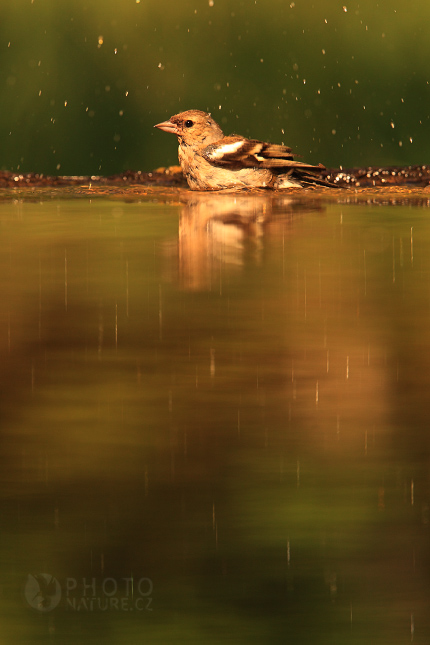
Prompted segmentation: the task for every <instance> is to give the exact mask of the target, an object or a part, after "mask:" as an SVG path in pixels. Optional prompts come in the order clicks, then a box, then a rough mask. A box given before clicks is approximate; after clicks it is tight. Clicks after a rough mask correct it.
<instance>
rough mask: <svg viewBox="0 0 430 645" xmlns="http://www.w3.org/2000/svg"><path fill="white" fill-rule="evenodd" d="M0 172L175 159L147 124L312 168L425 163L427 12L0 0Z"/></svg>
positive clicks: (105, 169) (168, 140)
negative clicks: (198, 120) (171, 119)
mask: <svg viewBox="0 0 430 645" xmlns="http://www.w3.org/2000/svg"><path fill="white" fill-rule="evenodd" d="M1 12H2V18H1V22H0V109H1V123H0V140H1V160H0V168H2V169H4V170H14V171H16V170H19V171H22V172H28V171H35V172H43V173H50V174H60V175H68V174H87V173H90V174H99V173H100V174H104V175H108V174H111V173H117V172H122V171H125V170H127V169H133V170H152V169H153V168H156V167H157V166H160V165H169V164H175V163H177V154H176V142H175V141H174V140H173V138H172V137H171V136H168V135H166V134H164V133H161V132H159V131H156V130H153V128H152V126H153V124H154V123H158V122H159V121H161V120H164V119H165V118H166V117H168V116H170V115H172V114H174V113H176V112H179V111H181V110H184V109H189V108H199V109H204V110H209V111H211V112H212V113H213V114H214V116H215V118H217V119H218V120H219V121H220V123H221V124H222V126H223V128H224V130H225V132H226V133H231V132H239V133H241V134H244V135H247V136H251V137H255V138H262V139H267V140H271V141H276V142H280V141H284V142H285V143H287V144H289V145H291V146H292V147H293V149H294V150H295V151H296V152H298V153H300V154H301V155H303V156H304V157H305V158H306V159H307V160H309V161H313V162H322V163H324V164H326V165H327V166H332V167H334V166H339V165H343V166H344V167H348V166H357V165H362V164H372V165H376V164H383V165H390V164H402V165H404V164H421V163H427V162H429V161H430V159H429V155H428V154H427V147H428V144H427V141H428V138H429V132H430V120H429V103H430V101H429V98H430V85H429V83H430V68H429V60H430V38H429V36H428V25H429V24H430V2H429V1H428V0H416V1H415V2H413V3H411V2H404V0H380V1H379V2H375V0H361V1H360V2H348V0H339V1H337V0H320V1H319V2H316V1H314V2H311V1H309V0H295V2H292V1H291V2H290V1H289V0H193V2H190V1H189V0H181V1H180V2H177V1H173V0H156V1H155V0H140V2H139V1H138V0H103V1H101V0H92V1H91V0H89V1H86V0H13V2H10V0H3V1H2V7H1Z"/></svg>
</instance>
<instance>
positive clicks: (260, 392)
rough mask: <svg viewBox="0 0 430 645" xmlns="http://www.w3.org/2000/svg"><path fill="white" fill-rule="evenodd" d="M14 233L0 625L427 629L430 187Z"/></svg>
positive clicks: (21, 223)
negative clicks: (426, 193) (405, 194)
mask: <svg viewBox="0 0 430 645" xmlns="http://www.w3.org/2000/svg"><path fill="white" fill-rule="evenodd" d="M344 201H346V200H344ZM0 232H1V237H0V357H1V364H0V385H1V394H0V396H1V399H0V406H1V407H0V411H1V444H0V459H1V471H0V475H1V523H2V531H1V547H0V548H1V551H0V567H1V605H0V611H1V613H2V619H1V631H2V642H5V643H6V642H7V643H13V642H19V643H35V642H54V643H57V642H58V643H60V642H61V643H76V642H78V639H79V642H80V643H100V642H103V643H115V644H116V643H121V644H128V643H133V644H134V643H142V642H144V643H170V642H175V643H219V642H228V643H303V644H309V643H312V644H317V643H318V644H320V643H327V644H328V643H330V644H331V645H333V644H337V643H339V644H344V643H354V644H355V643H364V642H367V643H372V644H384V645H385V644H386V645H393V644H397V643H399V644H400V643H410V642H414V643H423V644H428V642H429V639H430V613H429V611H428V605H429V591H430V589H429V586H430V585H429V551H428V544H429V488H430V482H429V447H430V446H429V443H430V442H429V419H430V415H429V391H430V335H429V328H430V222H429V208H428V202H426V201H425V200H424V201H422V202H418V203H417V204H416V205H413V204H411V203H407V204H406V205H405V204H404V203H403V202H402V201H401V200H400V201H397V203H390V201H389V200H386V199H382V198H381V199H375V200H373V201H372V203H370V202H369V203H366V202H365V201H363V202H362V203H359V202H357V203H352V204H351V203H350V204H348V203H343V204H341V203H336V202H330V201H327V200H324V199H318V197H314V198H312V199H311V200H309V201H306V200H303V199H301V200H300V199H299V198H297V197H288V196H286V197H276V196H275V197H270V196H269V197H268V196H265V195H257V196H249V195H248V196H240V195H239V196H234V195H218V196H217V195H210V196H202V195H198V194H196V195H190V194H189V193H185V197H184V196H182V197H181V198H180V199H179V198H178V197H177V196H176V197H175V196H174V195H173V194H172V195H170V196H169V195H167V196H165V197H164V198H163V196H162V195H161V194H160V195H159V196H158V197H157V196H155V197H154V195H152V196H149V197H147V198H146V199H131V200H128V201H124V200H123V199H120V198H118V197H115V196H113V197H112V198H93V199H90V198H89V197H88V196H83V197H81V198H79V199H53V198H52V196H51V198H45V199H40V198H38V199H37V200H34V202H31V201H25V200H22V199H19V200H15V201H6V202H2V203H1V204H0Z"/></svg>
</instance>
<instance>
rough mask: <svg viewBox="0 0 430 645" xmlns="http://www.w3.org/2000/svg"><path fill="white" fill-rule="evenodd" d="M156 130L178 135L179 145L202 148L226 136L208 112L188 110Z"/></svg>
mask: <svg viewBox="0 0 430 645" xmlns="http://www.w3.org/2000/svg"><path fill="white" fill-rule="evenodd" d="M154 128H158V129H159V130H164V132H171V133H172V134H176V136H177V137H178V140H179V143H182V142H183V143H185V144H186V145H189V146H195V147H197V148H198V147H200V146H202V145H204V146H208V145H209V144H211V143H215V141H218V140H219V139H222V137H223V136H224V134H223V131H222V130H221V128H220V127H219V125H218V124H217V123H216V122H215V121H214V120H213V118H212V117H211V115H210V114H207V112H201V111H200V110H187V111H186V112H180V113H179V114H175V115H174V116H172V117H170V119H169V120H168V121H163V122H162V123H157V125H154Z"/></svg>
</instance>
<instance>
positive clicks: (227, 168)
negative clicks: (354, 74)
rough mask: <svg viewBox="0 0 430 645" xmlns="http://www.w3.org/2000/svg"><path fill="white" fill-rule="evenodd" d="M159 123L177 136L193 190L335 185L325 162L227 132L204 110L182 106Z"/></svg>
mask: <svg viewBox="0 0 430 645" xmlns="http://www.w3.org/2000/svg"><path fill="white" fill-rule="evenodd" d="M154 128H158V129H159V130H163V131H164V132H169V133H172V134H175V135H176V136H177V138H178V142H179V148H178V156H179V163H180V164H181V168H182V172H183V174H184V175H185V178H186V180H187V182H188V186H189V187H190V188H191V189H192V190H231V189H234V190H237V189H252V188H273V189H284V188H300V187H303V186H308V185H315V184H317V185H318V184H319V185H324V186H331V185H332V184H330V183H329V182H327V181H326V180H325V179H324V178H323V177H321V176H320V175H321V173H322V172H323V171H324V170H325V167H324V166H323V165H322V164H319V165H318V166H313V165H311V164H308V163H304V162H301V161H296V160H295V159H294V156H295V155H294V154H293V153H292V151H291V148H289V147H288V146H284V145H278V144H274V143H266V142H264V141H258V140H256V139H246V138H245V137H242V136H240V135H237V134H233V135H230V136H224V133H223V131H222V130H221V128H220V126H219V125H218V123H216V121H215V120H214V119H213V118H212V116H211V115H210V114H209V113H207V112H203V111H201V110H186V111H185V112H180V113H179V114H175V115H174V116H172V117H170V119H168V120H167V121H163V122H162V123H157V124H156V125H154Z"/></svg>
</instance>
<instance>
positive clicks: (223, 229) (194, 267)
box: [169, 193, 325, 290]
mask: <svg viewBox="0 0 430 645" xmlns="http://www.w3.org/2000/svg"><path fill="white" fill-rule="evenodd" d="M324 208H325V207H324V206H323V205H322V203H321V201H320V200H318V199H316V198H309V199H303V198H300V199H298V198H297V197H295V196H291V195H290V196H287V195H285V196H272V195H267V193H258V194H252V195H249V194H244V193H223V194H213V193H209V194H207V193H205V194H204V193H200V194H193V195H190V196H189V197H187V199H186V201H185V202H184V204H183V207H182V211H181V214H180V220H179V239H178V245H179V246H178V249H177V250H176V248H175V250H174V251H173V249H172V248H171V247H169V249H170V250H169V254H170V255H172V253H173V254H174V255H175V256H176V254H177V255H178V258H179V281H180V284H181V286H182V288H184V289H188V290H213V289H222V267H226V266H228V268H229V272H231V271H234V270H237V271H239V270H240V269H241V267H242V266H243V264H244V262H245V258H246V257H250V258H252V260H253V262H255V263H257V264H258V263H259V262H260V261H261V259H262V254H263V252H264V239H265V237H266V236H282V235H284V236H285V235H291V233H292V230H293V227H294V221H295V220H296V218H297V217H300V216H302V215H304V214H305V213H306V212H310V211H323V210H324Z"/></svg>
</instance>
